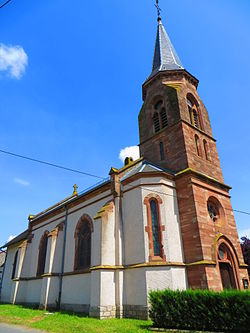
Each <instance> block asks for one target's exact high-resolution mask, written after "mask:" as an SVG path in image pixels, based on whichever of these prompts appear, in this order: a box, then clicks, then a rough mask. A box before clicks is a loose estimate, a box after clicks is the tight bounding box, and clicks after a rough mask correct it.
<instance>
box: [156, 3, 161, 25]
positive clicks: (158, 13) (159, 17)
mask: <svg viewBox="0 0 250 333" xmlns="http://www.w3.org/2000/svg"><path fill="white" fill-rule="evenodd" d="M155 7H156V8H157V15H158V21H159V20H161V8H160V6H159V0H156V5H155Z"/></svg>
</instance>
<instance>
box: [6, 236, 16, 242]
mask: <svg viewBox="0 0 250 333" xmlns="http://www.w3.org/2000/svg"><path fill="white" fill-rule="evenodd" d="M14 238H16V236H13V235H10V237H9V238H8V239H7V243H9V242H10V241H12V239H14Z"/></svg>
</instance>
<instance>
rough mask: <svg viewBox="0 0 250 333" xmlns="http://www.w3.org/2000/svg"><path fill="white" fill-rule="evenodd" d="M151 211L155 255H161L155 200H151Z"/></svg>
mask: <svg viewBox="0 0 250 333" xmlns="http://www.w3.org/2000/svg"><path fill="white" fill-rule="evenodd" d="M150 212H151V225H152V236H153V249H154V256H160V255H161V251H160V232H159V219H158V212H157V203H156V201H155V200H151V201H150Z"/></svg>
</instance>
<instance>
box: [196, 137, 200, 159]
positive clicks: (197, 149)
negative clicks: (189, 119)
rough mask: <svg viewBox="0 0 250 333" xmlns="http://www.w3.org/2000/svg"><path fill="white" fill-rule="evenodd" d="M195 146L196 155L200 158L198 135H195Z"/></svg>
mask: <svg viewBox="0 0 250 333" xmlns="http://www.w3.org/2000/svg"><path fill="white" fill-rule="evenodd" d="M195 146H196V151H197V155H198V156H201V151H200V139H199V137H198V135H195Z"/></svg>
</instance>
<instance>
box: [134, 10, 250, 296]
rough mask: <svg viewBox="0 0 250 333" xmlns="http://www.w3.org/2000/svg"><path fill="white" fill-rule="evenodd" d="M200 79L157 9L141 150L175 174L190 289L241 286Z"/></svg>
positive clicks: (241, 269) (242, 274) (243, 277)
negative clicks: (183, 58)
mask: <svg viewBox="0 0 250 333" xmlns="http://www.w3.org/2000/svg"><path fill="white" fill-rule="evenodd" d="M198 84H199V81H198V80H197V78H195V77H194V76H193V75H192V74H190V73H189V72H188V71H187V70H186V69H185V68H184V66H183V65H182V63H181V61H180V59H179V57H178V55H177V52H176V51H175V49H174V47H173V45H172V43H171V41H170V38H169V36H168V34H167V32H166V30H165V28H164V26H163V23H162V20H161V18H160V15H159V11H158V27H157V36H156V43H155V52H154V59H153V67H152V72H151V74H150V76H149V77H148V79H147V80H146V82H145V83H144V84H143V101H144V104H143V106H142V109H141V111H140V114H139V132H140V145H139V146H140V155H141V157H143V158H144V159H145V160H148V161H150V162H153V163H155V164H157V165H158V166H160V167H161V168H163V169H166V171H167V170H171V171H172V172H174V173H175V182H176V193H177V197H178V206H179V215H180V228H181V232H182V240H183V248H184V256H185V263H186V267H187V276H188V283H189V287H190V288H203V289H206V288H208V289H213V290H222V289H223V288H224V289H225V288H235V289H243V288H244V286H246V281H247V282H249V281H248V274H247V270H246V265H245V264H244V260H243V256H242V251H241V247H240V242H239V237H238V233H237V229H236V225H235V220H234V216H233V210H232V206H231V202H230V196H229V190H230V187H229V186H228V185H226V184H225V183H224V180H223V175H222V170H221V166H220V161H219V156H218V152H217V148H216V140H215V138H214V137H213V133H212V129H211V124H210V120H209V115H208V112H207V110H206V108H205V106H204V104H203V102H202V100H201V98H200V96H199V94H198V92H197V88H198ZM167 200H171V198H167Z"/></svg>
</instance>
